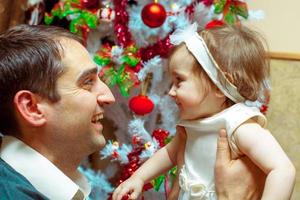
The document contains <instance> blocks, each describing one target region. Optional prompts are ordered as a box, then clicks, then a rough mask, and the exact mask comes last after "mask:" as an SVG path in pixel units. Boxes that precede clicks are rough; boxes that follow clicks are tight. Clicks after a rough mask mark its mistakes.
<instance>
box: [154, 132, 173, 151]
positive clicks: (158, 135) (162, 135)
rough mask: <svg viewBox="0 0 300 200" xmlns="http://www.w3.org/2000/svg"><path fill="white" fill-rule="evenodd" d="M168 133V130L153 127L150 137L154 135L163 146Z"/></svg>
mask: <svg viewBox="0 0 300 200" xmlns="http://www.w3.org/2000/svg"><path fill="white" fill-rule="evenodd" d="M169 135H170V133H169V131H167V130H164V129H155V130H154V131H153V132H152V137H154V138H155V139H156V140H157V141H158V142H159V146H160V147H163V146H165V140H166V139H167V137H168V136H169Z"/></svg>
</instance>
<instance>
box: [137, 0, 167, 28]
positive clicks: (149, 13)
mask: <svg viewBox="0 0 300 200" xmlns="http://www.w3.org/2000/svg"><path fill="white" fill-rule="evenodd" d="M166 18H167V13H166V10H165V8H164V7H163V6H162V5H161V4H159V3H149V4H147V5H146V6H145V7H144V8H143V10H142V20H143V22H144V23H145V24H146V25H147V26H149V27H150V28H157V27H159V26H161V25H162V24H163V23H164V22H165V20H166Z"/></svg>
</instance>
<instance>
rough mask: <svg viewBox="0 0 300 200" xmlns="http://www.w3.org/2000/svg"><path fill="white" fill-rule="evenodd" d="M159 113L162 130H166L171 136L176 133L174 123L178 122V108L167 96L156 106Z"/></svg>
mask: <svg viewBox="0 0 300 200" xmlns="http://www.w3.org/2000/svg"><path fill="white" fill-rule="evenodd" d="M158 107H159V109H160V112H161V120H162V125H161V126H162V128H163V129H165V130H168V131H169V132H170V134H171V135H175V133H176V127H175V125H176V122H177V121H178V107H177V105H176V104H175V103H174V100H172V99H171V97H169V96H168V95H165V96H164V97H162V98H161V101H160V103H159V105H158Z"/></svg>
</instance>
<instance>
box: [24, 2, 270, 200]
mask: <svg viewBox="0 0 300 200" xmlns="http://www.w3.org/2000/svg"><path fill="white" fill-rule="evenodd" d="M29 3H30V5H31V7H30V9H29V11H28V12H29V17H28V23H30V24H38V23H44V24H47V25H59V26H63V27H65V28H68V29H69V30H70V31H71V32H73V33H75V34H78V35H80V36H81V37H82V38H83V41H84V44H85V45H86V47H87V49H88V50H89V52H90V54H91V55H92V56H93V58H94V61H95V63H96V64H97V65H98V66H99V68H100V73H99V77H100V78H101V79H102V80H103V81H104V82H106V83H107V84H108V85H109V86H110V87H111V89H112V91H113V93H114V95H115V97H116V99H117V103H115V104H114V105H113V106H110V107H108V108H106V111H105V112H106V117H107V118H108V119H109V120H111V121H112V122H113V123H114V126H115V129H116V131H115V132H114V135H115V136H116V140H115V141H108V142H107V145H106V146H105V148H104V149H103V150H102V151H101V152H100V154H101V158H102V159H110V160H111V164H110V165H109V166H108V167H107V169H102V170H101V171H100V170H97V171H95V170H92V169H90V168H87V167H86V166H85V167H82V168H81V171H82V172H83V173H84V174H85V175H86V176H87V178H88V179H89V181H90V183H91V185H92V187H93V189H92V194H91V199H101V200H103V199H109V198H110V195H111V193H112V191H113V189H114V188H115V187H116V186H118V185H119V184H120V183H121V182H123V181H124V180H126V179H127V178H128V177H130V176H131V175H132V174H133V172H134V171H135V170H136V169H137V168H138V167H139V166H140V165H141V164H142V163H143V162H144V161H145V160H147V159H148V158H149V157H150V156H152V155H153V153H155V152H156V151H157V150H158V149H159V148H161V147H163V146H164V145H166V144H167V143H168V142H169V141H170V140H171V139H172V137H173V136H174V134H175V131H176V130H175V123H176V120H177V117H176V116H177V108H176V105H175V104H174V102H172V100H171V99H170V98H169V97H168V94H167V92H168V90H169V85H170V80H168V75H167V73H166V72H167V67H166V66H167V58H168V54H169V52H170V50H171V48H172V45H171V43H170V40H169V35H170V34H171V33H172V32H173V31H174V30H176V29H177V28H184V27H186V26H187V25H189V24H191V23H194V22H196V23H197V24H198V26H199V27H200V28H201V29H205V28H211V27H214V26H218V25H222V24H224V23H226V24H238V23H241V22H242V21H243V20H247V19H260V18H261V17H263V15H262V12H261V11H248V9H247V4H246V3H245V2H244V1H240V0H214V1H212V0H193V1H192V0H168V1H159V2H158V1H148V0H145V1H137V0H102V1H99V0H60V1H47V0H45V1H30V2H29ZM263 109H266V107H263ZM114 163H118V165H116V164H114ZM175 174H176V168H173V169H171V170H170V171H169V172H168V173H166V174H162V175H161V176H159V177H157V178H156V179H155V180H153V181H151V182H150V183H148V184H146V185H145V186H144V191H148V192H145V193H144V194H143V197H142V198H144V199H165V198H166V195H167V192H168V191H169V189H170V187H171V185H172V181H173V180H174V177H175Z"/></svg>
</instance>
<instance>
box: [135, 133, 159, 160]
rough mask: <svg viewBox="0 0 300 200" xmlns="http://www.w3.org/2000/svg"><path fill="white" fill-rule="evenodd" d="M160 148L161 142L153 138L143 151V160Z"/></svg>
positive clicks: (141, 157)
mask: <svg viewBox="0 0 300 200" xmlns="http://www.w3.org/2000/svg"><path fill="white" fill-rule="evenodd" d="M158 149H159V143H158V142H157V140H156V139H155V138H153V140H152V142H150V146H149V147H148V148H147V149H145V150H144V151H142V153H141V154H140V156H139V157H140V159H141V160H146V159H148V158H150V157H151V156H152V155H153V154H154V153H155V152H156V151H157V150H158Z"/></svg>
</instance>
